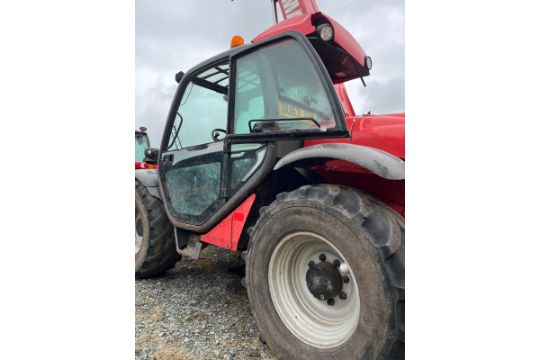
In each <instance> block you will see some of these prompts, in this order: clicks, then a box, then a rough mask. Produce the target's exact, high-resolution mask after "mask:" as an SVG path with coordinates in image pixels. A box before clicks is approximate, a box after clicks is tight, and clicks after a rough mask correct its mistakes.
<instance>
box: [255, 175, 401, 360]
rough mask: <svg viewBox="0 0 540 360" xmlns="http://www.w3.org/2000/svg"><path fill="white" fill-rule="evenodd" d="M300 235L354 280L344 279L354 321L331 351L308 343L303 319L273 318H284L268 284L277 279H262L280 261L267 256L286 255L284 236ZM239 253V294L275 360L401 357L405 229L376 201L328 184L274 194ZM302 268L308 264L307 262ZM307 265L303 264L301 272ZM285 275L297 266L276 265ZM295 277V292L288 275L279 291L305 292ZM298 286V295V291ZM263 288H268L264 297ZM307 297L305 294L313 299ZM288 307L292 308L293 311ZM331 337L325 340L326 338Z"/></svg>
mask: <svg viewBox="0 0 540 360" xmlns="http://www.w3.org/2000/svg"><path fill="white" fill-rule="evenodd" d="M304 233H311V234H313V237H314V238H317V237H320V238H321V239H326V240H325V241H327V242H328V243H330V244H331V245H330V248H334V249H335V250H336V253H340V254H341V256H343V257H344V259H343V260H344V261H345V262H346V264H347V266H349V267H350V270H351V273H350V275H351V277H352V278H353V279H352V280H350V281H351V283H354V284H355V286H356V289H357V290H358V291H357V292H355V293H354V294H349V296H350V297H351V299H352V296H353V295H355V294H356V297H357V299H358V302H359V306H358V307H356V309H357V312H356V313H357V314H358V315H357V317H356V318H357V319H358V321H356V322H354V323H353V325H352V326H350V327H349V328H348V329H349V330H347V331H348V332H347V333H346V334H348V335H346V336H345V337H343V339H340V338H339V337H338V338H336V342H335V344H336V345H335V346H334V345H332V344H333V343H332V342H331V341H330V342H328V344H329V345H326V346H318V345H317V344H315V343H314V342H313V341H311V342H310V341H309V340H310V339H311V338H310V335H309V334H310V331H311V332H313V333H315V329H314V328H313V330H309V329H308V330H305V329H304V330H303V329H302V324H301V322H300V321H297V320H296V319H298V318H302V317H301V315H300V313H298V315H296V314H295V313H294V312H293V313H292V314H293V315H292V316H290V317H288V318H287V319H286V321H285V322H284V321H283V320H282V319H281V317H280V312H281V313H282V314H283V313H284V311H286V310H281V309H283V307H282V306H281V307H280V305H279V304H280V301H281V302H283V301H285V300H279V299H278V298H277V297H278V295H279V294H280V293H279V291H276V290H275V289H276V287H275V286H274V283H276V282H278V280H274V279H279V277H275V276H276V275H272V274H269V266H270V265H272V267H271V268H272V269H276V268H278V266H277V265H276V266H275V264H280V260H279V259H276V258H275V257H274V258H273V257H272V256H273V253H277V254H280V255H282V254H285V253H284V252H283V251H281V252H280V249H283V248H284V246H285V245H284V244H285V242H286V241H289V240H287V239H288V238H290V236H291V234H304ZM299 239H300V240H295V241H296V242H298V241H302V238H301V237H300V238H299ZM306 239H309V236H308V237H306ZM322 243H324V241H323V242H322ZM292 244H294V243H292ZM306 244H308V245H306V246H304V248H309V242H307V240H306ZM291 246H292V245H291ZM295 246H296V247H297V248H298V246H297V245H295ZM300 248H301V247H300ZM291 249H292V248H291ZM246 255H247V257H246V288H247V291H248V296H249V300H250V304H251V309H252V311H253V315H254V316H255V318H256V321H257V324H258V326H259V330H260V332H261V336H262V338H264V339H265V341H266V342H267V344H268V345H269V346H270V348H271V349H272V351H273V352H274V353H275V354H276V356H277V357H278V358H280V359H293V358H294V359H328V358H335V359H404V358H405V313H404V310H405V226H404V221H403V218H402V217H401V216H400V215H399V214H398V213H396V212H395V211H393V210H392V209H390V208H389V207H388V206H386V205H385V204H383V203H382V202H380V201H379V200H377V199H375V198H373V197H371V196H370V195H368V194H365V193H363V192H360V191H358V190H356V189H351V188H348V187H343V186H335V185H306V186H303V187H301V188H299V189H297V190H295V191H292V192H289V193H281V194H279V195H278V196H277V199H276V200H275V201H274V202H273V203H272V204H270V205H269V206H268V207H263V208H261V211H260V218H259V219H258V221H257V223H256V224H255V226H254V229H253V232H252V236H251V240H250V244H249V247H248V252H247V254H246ZM301 256H302V254H301V253H299V254H297V255H294V256H291V257H290V259H291V261H289V262H294V261H295V260H294V259H299V258H301ZM281 263H283V261H281ZM298 266H304V265H302V264H300V265H298ZM309 266H313V263H312V262H311V265H309ZM309 266H308V264H306V265H305V269H306V271H307V270H308V269H309ZM292 269H298V267H294V266H292V265H287V264H283V268H282V269H281V270H286V271H282V273H287V274H289V273H292V271H291V270H292ZM275 271H276V270H272V272H275ZM340 271H341V270H340ZM281 276H282V277H283V276H286V277H288V276H292V275H281ZM297 278H298V282H297V283H295V284H296V285H295V286H293V285H290V284H293V283H294V280H293V279H292V277H291V279H290V280H289V279H286V281H284V282H283V284H281V285H280V286H281V287H277V288H278V289H281V288H283V289H286V288H287V286H289V287H290V288H291V289H294V290H293V291H292V292H291V294H293V295H294V294H295V292H302V291H304V292H305V290H306V289H307V287H308V286H307V285H306V281H305V279H306V278H305V277H304V280H303V284H301V282H302V279H301V276H297ZM347 282H348V281H347ZM288 284H289V285H288ZM302 286H303V287H304V288H305V289H304V290H298V289H299V288H301V287H302ZM343 286H344V288H345V285H343ZM270 287H272V289H274V290H272V291H271V290H270ZM349 289H351V288H350V287H349ZM307 290H309V289H307ZM284 291H285V290H284ZM312 294H313V293H310V294H309V295H311V296H312V297H313V295H312ZM340 295H341V294H340ZM273 297H274V298H276V299H277V300H274V298H273ZM290 297H291V296H289V298H290ZM292 297H294V296H292ZM284 298H286V297H284ZM299 298H300V297H299ZM304 299H307V300H308V301H307V302H309V301H311V302H314V301H318V299H316V298H315V297H313V299H308V297H305V298H304ZM287 301H288V300H287ZM338 301H342V300H339V299H338V298H337V297H336V305H335V306H338V305H339V304H338ZM343 301H346V300H343ZM276 304H278V305H276ZM316 305H317V304H316ZM317 306H323V307H321V308H320V309H322V311H325V310H324V306H327V304H326V303H324V302H321V303H320V304H319V305H317ZM317 306H315V308H316V307H317ZM335 306H334V307H335ZM342 306H345V305H342ZM302 307H304V308H307V305H302V304H301V306H299V307H298V309H301V308H302ZM286 308H287V307H286ZM288 308H295V305H291V306H289V307H288ZM330 311H334V310H332V309H330ZM299 312H300V310H299ZM306 313H307V314H309V313H310V312H309V311H307V312H306ZM306 316H307V315H306ZM295 317H296V319H295ZM343 321H349V320H347V319H345V320H343ZM296 323H298V324H300V325H298V324H297V325H295V324H296ZM330 323H331V322H330ZM349 323H350V322H349ZM295 326H298V327H299V330H296V329H297V328H296V327H295ZM303 326H304V327H305V322H304V325H303ZM291 329H292V330H291ZM302 331H303V332H302ZM303 333H305V334H308V335H306V339H307V340H306V339H304V340H302V339H301V336H297V334H303ZM333 333H334V332H330V333H328V334H330V336H332V335H331V334H333ZM322 334H323V335H324V332H322ZM313 336H314V335H313ZM314 339H316V338H314ZM323 339H324V338H323ZM314 344H315V345H314Z"/></svg>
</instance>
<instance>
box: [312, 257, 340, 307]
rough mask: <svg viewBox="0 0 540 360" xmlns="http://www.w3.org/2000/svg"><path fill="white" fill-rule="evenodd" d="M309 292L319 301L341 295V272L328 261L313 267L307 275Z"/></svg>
mask: <svg viewBox="0 0 540 360" xmlns="http://www.w3.org/2000/svg"><path fill="white" fill-rule="evenodd" d="M306 281H307V286H308V289H309V292H311V294H312V295H313V296H314V297H315V298H316V299H319V300H329V299H332V298H334V297H336V296H338V295H339V294H340V293H341V289H342V288H343V279H342V278H341V274H340V273H339V270H338V269H337V268H336V267H335V266H334V265H332V264H331V263H329V262H327V261H324V260H323V261H321V262H319V263H318V264H314V265H312V266H311V267H310V268H309V270H308V271H307V273H306Z"/></svg>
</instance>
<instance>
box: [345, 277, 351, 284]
mask: <svg viewBox="0 0 540 360" xmlns="http://www.w3.org/2000/svg"><path fill="white" fill-rule="evenodd" d="M349 281H351V279H349V275H343V282H344V283H345V284H346V283H348V282H349Z"/></svg>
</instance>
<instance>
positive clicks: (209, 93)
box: [160, 64, 229, 224]
mask: <svg viewBox="0 0 540 360" xmlns="http://www.w3.org/2000/svg"><path fill="white" fill-rule="evenodd" d="M228 69H229V66H228V64H221V65H217V66H214V67H212V68H210V69H207V70H205V71H202V72H201V73H199V74H197V75H195V76H193V77H192V78H191V81H190V82H189V83H188V85H187V86H186V87H185V88H184V90H183V95H182V98H181V101H180V105H179V107H178V110H177V111H176V114H175V119H174V123H173V126H172V128H171V132H170V134H169V141H168V145H167V148H166V150H165V151H163V154H162V159H169V162H165V163H164V165H163V166H161V164H160V168H161V172H162V178H163V183H164V188H165V192H166V195H167V197H168V200H170V209H171V210H172V213H173V215H174V216H175V217H176V218H177V219H179V220H181V221H184V222H188V223H192V224H199V223H202V222H204V221H205V220H206V219H207V218H208V217H209V216H210V215H212V213H213V212H214V211H215V209H216V208H217V207H219V201H218V199H219V190H220V185H221V167H222V163H223V143H222V142H221V141H220V140H221V139H223V133H218V135H219V138H218V139H215V138H214V137H213V136H212V133H213V130H215V129H226V128H227V108H228V107H227V94H228V83H229V75H228Z"/></svg>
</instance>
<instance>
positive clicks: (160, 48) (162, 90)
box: [135, 0, 405, 147]
mask: <svg viewBox="0 0 540 360" xmlns="http://www.w3.org/2000/svg"><path fill="white" fill-rule="evenodd" d="M317 4H318V6H319V10H320V11H322V12H324V13H326V14H328V15H329V16H331V17H332V18H333V19H334V20H336V21H338V22H339V23H341V25H343V26H344V27H345V28H346V29H347V30H348V31H349V32H350V33H351V34H352V35H353V36H354V37H355V38H356V39H357V41H358V42H359V43H360V45H361V46H362V47H363V48H364V50H365V52H366V54H367V55H369V56H371V58H372V60H373V69H372V70H371V74H370V76H368V77H366V78H365V81H366V85H367V87H364V86H363V85H362V83H361V81H360V80H352V81H349V82H347V83H346V87H347V90H348V92H349V97H350V98H351V102H352V104H353V106H354V108H355V111H356V113H357V114H362V113H367V112H368V111H371V112H372V113H375V114H382V113H390V112H396V111H404V110H405V5H404V0H339V1H338V0H317ZM273 24H274V13H273V7H272V3H271V1H270V0H234V1H231V0H136V2H135V127H136V128H139V127H140V126H145V127H147V128H148V133H149V135H150V142H151V144H152V146H153V147H159V145H160V142H161V135H162V133H163V127H164V125H165V121H166V118H167V114H168V111H169V107H170V105H171V103H172V100H173V97H174V93H175V90H176V86H177V84H176V82H175V80H174V75H175V74H176V73H177V72H178V71H181V70H182V71H187V70H189V69H190V68H191V67H193V66H194V65H197V64H198V63H200V62H202V61H204V60H206V59H207V58H209V57H211V56H213V55H216V54H218V53H220V52H222V51H225V50H227V49H228V47H229V44H230V39H231V37H232V36H233V35H241V36H242V37H244V39H245V40H246V42H247V41H249V40H251V39H252V38H254V37H255V36H257V35H258V34H260V33H261V32H263V31H264V30H265V29H266V28H268V27H270V26H271V25H273Z"/></svg>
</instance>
